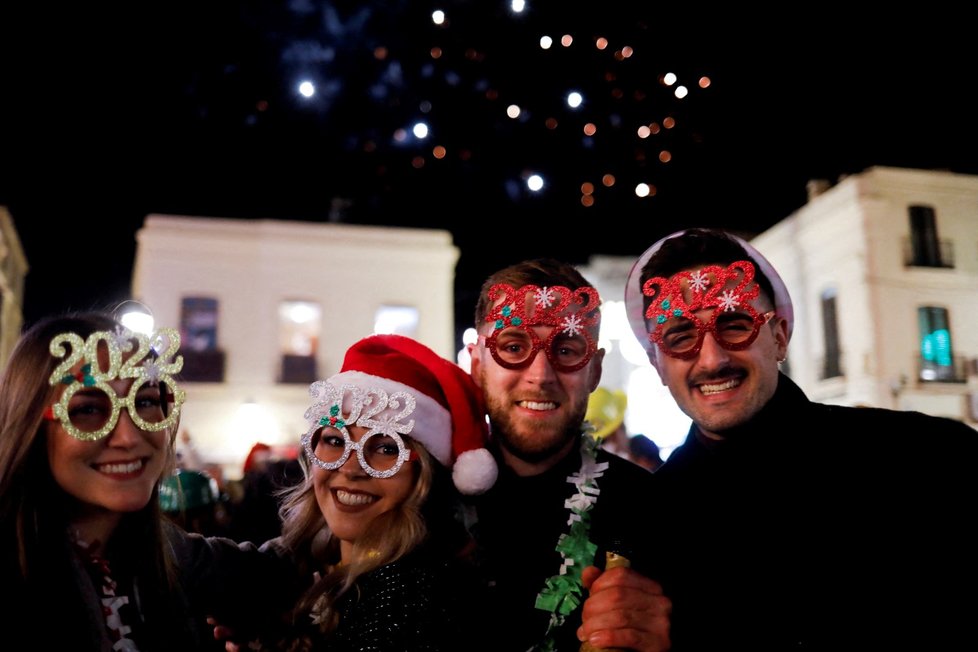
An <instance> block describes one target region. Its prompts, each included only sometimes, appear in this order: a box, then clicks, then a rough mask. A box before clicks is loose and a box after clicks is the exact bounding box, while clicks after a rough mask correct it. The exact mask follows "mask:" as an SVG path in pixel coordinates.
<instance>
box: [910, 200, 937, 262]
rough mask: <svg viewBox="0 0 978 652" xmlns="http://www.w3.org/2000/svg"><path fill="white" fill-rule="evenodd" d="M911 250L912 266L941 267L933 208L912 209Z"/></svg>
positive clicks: (915, 207)
mask: <svg viewBox="0 0 978 652" xmlns="http://www.w3.org/2000/svg"><path fill="white" fill-rule="evenodd" d="M910 250H911V251H910V253H911V256H912V259H911V265H914V266H917V267H941V249H940V243H939V242H938V239H937V221H936V220H935V219H934V207H933V206H911V207H910Z"/></svg>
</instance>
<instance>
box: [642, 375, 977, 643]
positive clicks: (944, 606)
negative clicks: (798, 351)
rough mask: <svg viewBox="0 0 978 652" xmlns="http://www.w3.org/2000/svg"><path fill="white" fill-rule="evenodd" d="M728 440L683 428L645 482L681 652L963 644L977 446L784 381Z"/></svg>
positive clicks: (931, 424)
mask: <svg viewBox="0 0 978 652" xmlns="http://www.w3.org/2000/svg"><path fill="white" fill-rule="evenodd" d="M727 434H728V435H729V436H728V438H727V440H726V441H724V442H722V443H721V444H720V445H713V446H706V445H704V443H703V442H702V441H701V440H700V439H699V438H698V437H697V436H696V428H695V426H693V428H692V429H691V430H690V434H689V436H688V437H687V439H686V442H685V443H684V444H683V445H682V446H680V447H679V448H678V449H676V451H675V452H673V454H672V455H671V456H670V457H669V459H668V460H667V461H666V463H665V465H664V466H662V467H661V468H660V469H659V470H658V471H657V472H656V473H655V474H654V475H653V481H654V485H655V486H654V489H655V496H656V500H657V505H658V509H657V511H656V517H655V528H656V531H657V535H656V537H655V541H656V550H657V551H658V554H657V555H656V559H657V562H658V565H657V568H656V569H655V571H654V573H653V576H655V577H657V578H658V579H660V580H661V581H662V583H663V586H664V589H665V592H666V594H667V595H669V596H670V597H671V598H672V600H673V614H672V640H673V644H674V647H673V649H674V651H675V652H685V651H689V650H695V651H697V652H699V651H708V650H731V649H750V650H802V649H803V650H849V649H860V650H884V649H886V650H894V649H898V650H902V649H927V650H937V649H940V650H949V649H961V646H962V645H964V644H965V642H966V641H971V643H970V644H969V645H971V644H973V640H974V631H973V630H974V626H975V625H978V600H976V596H978V591H976V590H975V587H976V586H978V583H976V580H978V572H976V569H978V563H976V560H978V538H976V536H975V535H974V534H973V532H975V530H976V528H975V527H974V524H973V522H972V521H973V520H974V514H975V513H976V510H975V500H976V499H978V472H976V471H975V467H974V465H975V463H976V461H978V432H976V431H975V430H974V429H972V428H970V427H968V426H967V425H965V424H963V423H960V422H957V421H953V420H950V419H943V418H937V417H931V416H926V415H923V414H920V413H915V412H897V411H891V410H881V409H873V408H849V407H839V406H831V405H824V404H819V403H814V402H811V401H809V400H808V399H807V398H806V397H805V395H804V394H803V393H802V391H801V390H800V389H799V388H798V387H797V386H796V385H795V384H794V383H793V382H792V381H791V380H790V379H788V378H787V377H786V376H783V375H782V376H781V377H780V379H779V384H778V389H777V392H776V394H775V396H774V397H773V398H772V400H771V401H770V402H769V403H768V404H767V405H766V406H765V407H764V408H763V409H762V410H761V412H760V413H759V414H758V415H757V416H756V417H755V419H753V420H752V422H751V423H750V424H748V425H746V426H743V427H740V428H738V429H736V430H735V431H732V432H729V433H727ZM965 637H966V638H965ZM918 646H919V647H918Z"/></svg>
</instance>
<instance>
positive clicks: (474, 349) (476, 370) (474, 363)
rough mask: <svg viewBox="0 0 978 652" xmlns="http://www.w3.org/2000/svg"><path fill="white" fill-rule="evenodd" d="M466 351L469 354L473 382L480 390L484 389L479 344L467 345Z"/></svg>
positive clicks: (470, 373)
mask: <svg viewBox="0 0 978 652" xmlns="http://www.w3.org/2000/svg"><path fill="white" fill-rule="evenodd" d="M465 349H466V350H467V351H468V352H469V375H470V376H472V382H474V383H475V386H476V387H478V388H479V389H482V357H481V356H480V355H479V353H480V351H479V345H478V344H466V345H465Z"/></svg>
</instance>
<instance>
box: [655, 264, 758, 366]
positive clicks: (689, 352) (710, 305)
mask: <svg viewBox="0 0 978 652" xmlns="http://www.w3.org/2000/svg"><path fill="white" fill-rule="evenodd" d="M642 292H643V293H644V294H645V296H646V297H649V298H650V299H651V300H650V301H649V304H648V308H647V309H646V311H645V319H646V324H647V326H648V328H649V339H650V340H652V342H654V343H655V344H656V345H657V346H658V347H659V350H661V351H662V352H663V353H665V354H666V355H668V356H672V357H673V358H680V359H682V360H687V359H689V358H692V357H693V356H695V355H696V354H697V353H699V352H700V349H701V348H702V346H703V338H704V337H705V336H706V334H707V333H712V334H713V337H714V338H715V339H716V341H717V343H718V344H719V345H720V346H722V347H723V348H725V349H727V350H728V351H740V350H743V349H746V348H747V347H749V346H750V345H751V344H752V343H753V342H754V340H755V339H756V338H757V334H758V333H759V332H760V330H761V326H763V325H764V324H766V323H768V322H769V321H770V320H771V318H772V317H774V315H775V314H776V311H775V310H769V311H767V312H765V313H763V314H758V312H757V310H755V309H754V306H753V305H751V302H752V301H753V300H754V299H756V298H757V296H758V293H759V292H760V289H759V287H758V285H757V283H755V282H754V265H753V263H751V262H750V261H747V260H739V261H737V262H734V263H731V264H730V265H727V266H726V267H723V266H720V265H708V266H706V267H703V268H701V269H696V270H687V271H682V272H679V273H677V274H674V275H672V276H671V277H669V278H663V277H661V276H657V277H655V278H650V279H649V280H647V281H646V282H645V283H644V285H643V287H642ZM703 310H711V311H712V312H711V313H710V318H709V320H707V321H706V322H703V321H702V320H701V319H700V318H699V317H697V316H696V313H698V312H700V311H703Z"/></svg>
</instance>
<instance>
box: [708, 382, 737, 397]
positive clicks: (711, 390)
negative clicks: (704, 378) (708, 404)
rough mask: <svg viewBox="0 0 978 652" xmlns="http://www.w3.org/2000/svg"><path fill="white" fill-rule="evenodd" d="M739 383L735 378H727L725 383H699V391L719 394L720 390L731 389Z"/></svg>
mask: <svg viewBox="0 0 978 652" xmlns="http://www.w3.org/2000/svg"><path fill="white" fill-rule="evenodd" d="M739 384H740V381H739V380H737V379H732V380H728V381H727V382H725V383H719V384H717V385H700V391H701V392H703V393H704V394H719V393H720V392H725V391H727V390H728V389H733V388H734V387H736V386H737V385H739Z"/></svg>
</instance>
